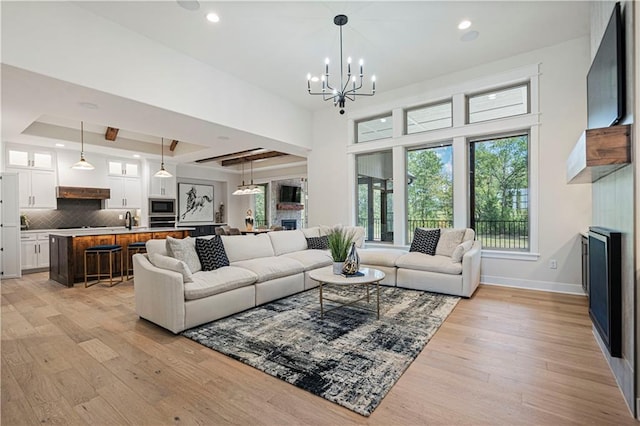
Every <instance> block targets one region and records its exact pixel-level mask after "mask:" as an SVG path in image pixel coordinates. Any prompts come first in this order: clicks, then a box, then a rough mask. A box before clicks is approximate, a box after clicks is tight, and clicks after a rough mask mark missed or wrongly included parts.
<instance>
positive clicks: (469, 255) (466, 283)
mask: <svg viewBox="0 0 640 426" xmlns="http://www.w3.org/2000/svg"><path fill="white" fill-rule="evenodd" d="M481 260H482V243H481V242H480V241H474V243H473V246H472V247H471V250H469V251H468V252H466V253H465V254H464V256H463V257H462V294H463V295H464V296H465V297H471V295H472V294H473V292H474V291H476V288H478V285H479V284H480V263H481Z"/></svg>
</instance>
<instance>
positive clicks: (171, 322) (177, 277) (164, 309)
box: [133, 253, 185, 334]
mask: <svg viewBox="0 0 640 426" xmlns="http://www.w3.org/2000/svg"><path fill="white" fill-rule="evenodd" d="M133 291H134V294H135V302H136V313H137V314H138V315H139V316H140V317H141V318H144V319H147V320H149V321H151V322H153V323H155V324H158V325H159V326H162V327H164V328H166V329H168V330H171V331H172V332H173V333H176V334H177V333H179V332H181V331H183V330H184V329H185V307H184V283H183V281H182V274H180V273H178V272H174V271H170V270H167V269H160V268H156V267H155V266H153V265H152V264H151V262H149V259H148V258H147V256H146V255H144V254H141V253H139V254H134V255H133Z"/></svg>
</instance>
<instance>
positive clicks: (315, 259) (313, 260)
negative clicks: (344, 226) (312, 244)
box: [282, 249, 333, 271]
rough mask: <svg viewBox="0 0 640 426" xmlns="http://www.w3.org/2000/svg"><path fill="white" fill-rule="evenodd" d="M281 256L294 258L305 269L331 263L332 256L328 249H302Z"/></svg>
mask: <svg viewBox="0 0 640 426" xmlns="http://www.w3.org/2000/svg"><path fill="white" fill-rule="evenodd" d="M282 257H288V258H290V259H295V260H297V261H298V262H300V263H301V264H302V267H303V268H304V270H305V271H310V270H312V269H317V268H321V267H323V266H329V265H331V264H332V263H333V258H332V257H331V254H330V253H329V252H328V251H323V250H314V249H309V250H302V251H294V252H293V253H287V254H284V255H282Z"/></svg>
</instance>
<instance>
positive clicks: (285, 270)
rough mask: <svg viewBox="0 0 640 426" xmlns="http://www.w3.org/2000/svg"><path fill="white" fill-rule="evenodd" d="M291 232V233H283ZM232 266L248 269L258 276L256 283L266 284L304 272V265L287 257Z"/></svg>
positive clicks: (266, 258) (260, 259)
mask: <svg viewBox="0 0 640 426" xmlns="http://www.w3.org/2000/svg"><path fill="white" fill-rule="evenodd" d="M283 232H290V231H283ZM232 266H238V267H240V268H244V269H248V270H250V271H251V272H253V273H255V274H256V275H257V276H258V280H257V281H256V282H259V283H260V282H264V281H269V280H273V279H275V278H280V277H286V276H289V275H294V274H298V273H301V272H303V271H304V267H303V266H302V263H300V262H298V261H297V260H295V259H291V258H289V257H285V256H279V257H276V256H273V257H261V258H257V259H249V260H241V261H239V262H234V263H233V264H232Z"/></svg>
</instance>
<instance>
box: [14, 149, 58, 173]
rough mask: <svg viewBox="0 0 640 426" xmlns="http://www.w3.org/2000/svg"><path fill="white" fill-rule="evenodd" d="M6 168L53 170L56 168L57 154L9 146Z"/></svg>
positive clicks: (43, 150) (44, 150)
mask: <svg viewBox="0 0 640 426" xmlns="http://www.w3.org/2000/svg"><path fill="white" fill-rule="evenodd" d="M5 166H6V167H20V168H26V169H40V170H53V169H54V168H55V153H54V152H53V151H49V150H47V149H41V148H38V147H27V146H17V145H10V144H7V147H6V153H5Z"/></svg>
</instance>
